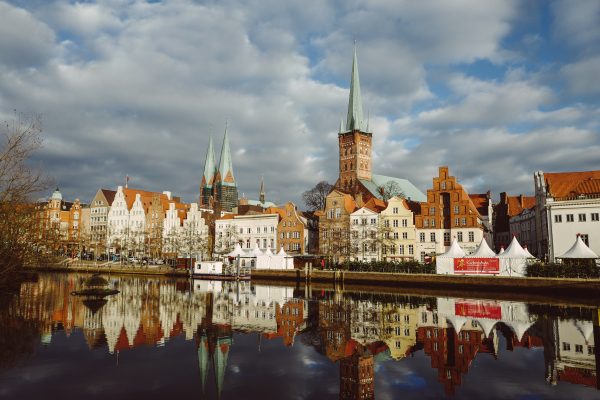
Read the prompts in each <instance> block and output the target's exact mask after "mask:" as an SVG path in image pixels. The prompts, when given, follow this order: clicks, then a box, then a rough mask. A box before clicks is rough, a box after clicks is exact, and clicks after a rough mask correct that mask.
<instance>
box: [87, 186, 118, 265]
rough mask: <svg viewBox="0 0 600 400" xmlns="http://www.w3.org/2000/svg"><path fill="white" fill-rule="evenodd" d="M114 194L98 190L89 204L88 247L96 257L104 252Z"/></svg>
mask: <svg viewBox="0 0 600 400" xmlns="http://www.w3.org/2000/svg"><path fill="white" fill-rule="evenodd" d="M116 193H117V192H116V191H114V190H109V189H98V191H97V192H96V195H95V196H94V198H93V199H92V202H91V204H90V239H91V240H90V245H91V246H92V249H93V250H94V251H95V253H96V255H99V254H104V253H105V252H106V232H107V226H108V211H109V210H110V206H111V205H112V202H113V200H114V199H115V194H116Z"/></svg>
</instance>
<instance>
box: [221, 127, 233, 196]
mask: <svg viewBox="0 0 600 400" xmlns="http://www.w3.org/2000/svg"><path fill="white" fill-rule="evenodd" d="M219 176H220V182H221V183H222V184H224V185H228V186H235V178H234V176H233V165H232V163H231V151H230V150H229V135H228V134H227V123H225V136H223V147H221V159H220V160H219Z"/></svg>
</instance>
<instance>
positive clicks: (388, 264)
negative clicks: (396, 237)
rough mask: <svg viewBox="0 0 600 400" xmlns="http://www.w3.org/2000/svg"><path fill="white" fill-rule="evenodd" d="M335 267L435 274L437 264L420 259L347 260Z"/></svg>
mask: <svg viewBox="0 0 600 400" xmlns="http://www.w3.org/2000/svg"><path fill="white" fill-rule="evenodd" d="M331 267H333V269H338V270H344V271H353V272H393V273H409V274H410V273H413V274H435V264H421V263H419V262H418V261H401V262H396V261H374V262H363V261H347V262H344V263H338V264H333V265H331Z"/></svg>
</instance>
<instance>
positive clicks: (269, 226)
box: [215, 214, 279, 255]
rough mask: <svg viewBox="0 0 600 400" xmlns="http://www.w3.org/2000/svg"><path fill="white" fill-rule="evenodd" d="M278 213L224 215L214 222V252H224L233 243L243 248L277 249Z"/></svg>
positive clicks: (231, 247) (231, 248) (229, 249)
mask: <svg viewBox="0 0 600 400" xmlns="http://www.w3.org/2000/svg"><path fill="white" fill-rule="evenodd" d="M278 225H279V214H257V215H231V214H230V215H226V216H224V217H222V218H220V219H217V220H216V223H215V253H216V254H221V255H222V254H226V253H229V252H230V251H231V250H233V247H234V246H235V244H237V243H239V245H240V246H241V247H242V248H244V249H253V248H255V247H258V248H259V249H261V250H266V249H269V250H271V251H273V252H275V251H278V250H279V246H278V241H277V226H278Z"/></svg>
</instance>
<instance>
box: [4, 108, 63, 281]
mask: <svg viewBox="0 0 600 400" xmlns="http://www.w3.org/2000/svg"><path fill="white" fill-rule="evenodd" d="M41 132H42V130H41V121H40V118H39V117H37V116H34V117H26V116H23V115H21V114H15V118H14V120H13V121H10V122H4V123H3V124H2V126H0V135H1V136H0V140H1V149H0V280H2V279H3V278H6V277H7V276H8V275H9V274H10V273H11V272H13V271H15V270H16V269H17V268H18V267H19V266H21V265H23V264H25V263H34V262H36V261H35V260H34V259H37V258H39V257H41V256H42V255H46V254H48V252H49V250H50V249H49V247H48V245H49V244H50V243H51V242H47V240H48V239H50V240H54V239H56V238H49V235H50V233H51V232H52V231H49V232H45V228H46V224H45V222H44V221H43V217H42V216H43V214H44V212H43V206H41V205H39V204H35V203H34V202H33V201H32V197H33V196H34V195H35V194H36V193H39V192H41V191H42V190H45V189H47V188H48V187H49V182H48V180H47V179H45V178H44V177H43V174H42V172H41V171H40V170H38V169H35V168H32V167H31V166H30V165H29V161H30V159H31V157H32V155H33V154H34V153H35V151H36V150H38V149H39V148H40V147H41V144H42V140H41Z"/></svg>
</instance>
